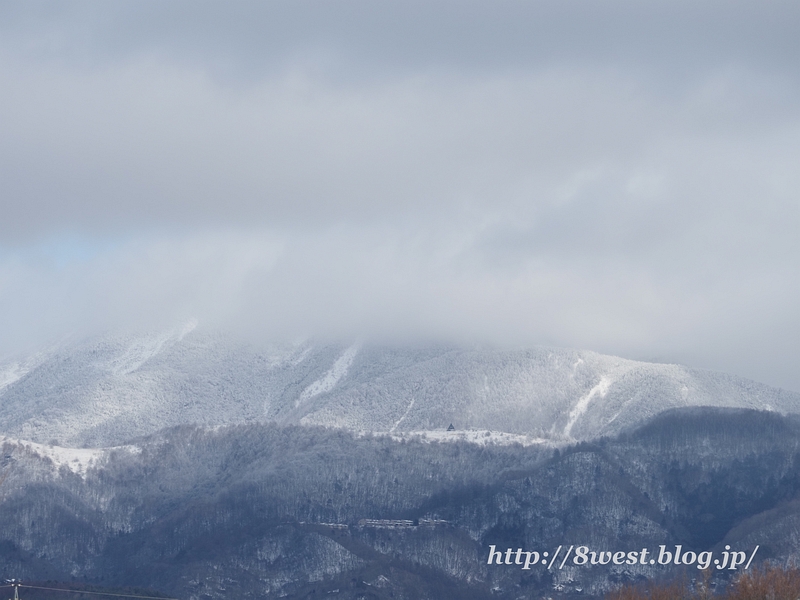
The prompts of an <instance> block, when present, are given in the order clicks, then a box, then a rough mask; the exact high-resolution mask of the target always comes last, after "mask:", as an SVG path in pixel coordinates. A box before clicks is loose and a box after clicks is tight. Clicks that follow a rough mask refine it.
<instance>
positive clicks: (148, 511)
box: [0, 409, 800, 600]
mask: <svg viewBox="0 0 800 600" xmlns="http://www.w3.org/2000/svg"><path fill="white" fill-rule="evenodd" d="M0 462H2V464H0V469H2V476H3V478H4V480H3V482H2V483H1V484H0V575H4V576H6V577H17V578H20V577H21V578H23V579H26V580H36V579H38V580H55V581H58V580H60V581H72V580H74V581H84V582H87V583H91V584H94V585H102V586H108V587H120V586H139V587H148V588H149V589H157V590H159V591H161V592H163V593H166V594H169V595H170V596H173V597H179V598H185V599H187V600H189V599H196V600H199V599H201V598H206V599H210V598H231V597H237V598H264V597H286V598H314V597H338V598H387V599H388V598H415V599H423V598H429V599H436V600H446V599H447V598H475V599H488V598H508V599H511V598H514V599H517V598H540V597H541V596H542V594H545V593H546V594H547V595H548V596H550V597H582V598H586V597H590V598H591V597H599V596H600V595H602V593H603V591H604V590H606V589H608V588H609V586H611V585H614V584H615V583H617V582H620V581H628V580H635V579H636V578H638V577H643V576H658V575H666V576H668V577H677V576H678V575H679V571H680V568H678V567H672V566H670V567H662V566H658V565H656V566H650V565H648V564H645V565H641V564H635V565H628V564H625V565H617V566H615V565H604V566H600V565H598V566H595V567H592V566H586V567H576V566H569V565H567V568H565V569H563V570H559V569H556V568H554V569H549V570H548V568H547V567H546V566H543V565H539V566H538V567H537V568H533V569H529V570H527V571H526V570H523V569H522V568H521V567H520V566H518V565H491V566H490V565H487V556H488V552H489V548H490V546H491V545H495V546H496V547H498V548H501V549H505V548H512V549H515V548H524V549H526V550H537V551H539V552H542V551H546V550H549V551H551V552H552V551H553V550H554V549H555V548H556V547H557V546H559V545H563V546H564V547H566V546H567V545H576V546H577V545H587V546H590V547H591V548H593V549H596V550H598V551H605V550H608V551H610V550H614V551H616V550H623V551H626V552H627V551H630V550H636V551H638V550H639V549H641V548H643V547H649V548H651V549H657V548H658V545H659V544H664V545H667V546H668V547H670V548H673V547H674V546H675V545H676V544H680V545H682V548H683V549H684V550H685V551H693V552H701V551H706V550H713V551H715V552H716V553H717V554H716V556H722V555H721V552H722V551H723V548H724V546H726V545H730V546H732V547H733V549H734V550H737V551H739V550H742V551H744V550H747V551H748V552H749V551H751V550H752V549H753V547H754V544H756V543H759V544H761V545H762V547H761V549H760V551H759V555H758V560H761V559H764V558H778V559H780V560H788V559H797V558H798V557H797V556H796V551H797V550H796V549H797V540H798V536H797V528H796V524H797V523H798V522H800V507H798V505H797V502H796V500H795V498H796V497H797V495H798V493H800V420H798V419H797V418H796V417H781V416H779V415H776V414H774V413H763V412H761V413H759V412H754V411H744V410H730V409H681V410H678V411H669V412H667V413H664V414H662V415H661V416H659V417H657V418H656V419H655V420H653V421H652V422H650V423H648V424H646V425H644V426H643V427H641V428H639V429H637V430H634V431H632V432H628V433H625V434H623V435H621V436H619V437H617V438H614V439H606V440H603V441H600V442H597V443H581V444H577V445H574V446H570V447H563V448H561V449H560V450H552V449H548V448H545V447H543V446H541V445H538V446H537V445H535V446H527V447H525V446H521V445H515V444H512V445H489V446H479V445H477V444H472V443H466V442H452V443H447V444H439V443H422V442H416V441H407V440H401V441H397V440H394V439H392V438H391V437H390V436H379V437H374V436H356V435H353V434H350V433H348V432H346V431H342V430H330V429H320V428H312V427H296V426H294V427H279V426H276V425H247V426H231V427H226V428H216V429H202V428H196V427H181V428H178V429H171V430H165V431H163V432H161V433H159V434H157V435H154V436H150V437H148V438H144V439H141V440H138V441H137V442H136V443H135V444H132V445H128V446H125V447H120V448H116V449H106V450H100V449H94V450H69V449H64V448H58V447H49V446H38V445H34V444H31V443H29V442H25V443H22V442H16V441H13V440H8V439H7V440H5V441H4V442H3V444H2V461H0ZM697 574H698V572H697V570H696V569H694V567H689V577H696V576H697ZM727 575H730V573H729V572H727V571H725V572H719V573H718V572H716V571H715V572H714V578H715V579H719V580H720V581H724V578H725V576H727Z"/></svg>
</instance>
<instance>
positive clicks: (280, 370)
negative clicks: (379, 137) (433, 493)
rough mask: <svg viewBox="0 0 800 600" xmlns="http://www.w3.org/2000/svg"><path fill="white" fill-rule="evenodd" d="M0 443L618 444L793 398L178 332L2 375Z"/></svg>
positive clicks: (547, 351)
mask: <svg viewBox="0 0 800 600" xmlns="http://www.w3.org/2000/svg"><path fill="white" fill-rule="evenodd" d="M0 384H1V385H2V387H0V407H2V411H1V412H0V434H2V435H6V436H9V437H13V438H19V439H26V440H30V441H32V442H37V443H45V444H46V443H52V444H53V445H61V446H72V447H84V446H85V447H102V446H115V445H121V444H124V443H125V442H126V441H127V440H129V439H132V438H135V437H138V436H142V435H147V434H149V433H153V432H155V431H158V430H159V429H161V428H163V427H169V426H175V425H181V424H188V423H196V424H200V425H204V426H217V425H228V424H237V423H259V422H275V423H278V424H285V425H289V424H300V425H321V426H326V427H337V428H343V429H348V430H352V431H371V432H385V433H391V434H410V433H411V432H437V431H442V430H445V429H446V428H447V427H448V426H449V425H450V424H451V423H452V424H453V425H454V426H455V428H456V430H458V431H489V432H500V433H505V434H509V435H517V436H526V437H527V438H530V439H541V440H546V441H551V442H554V443H562V442H569V441H576V440H577V441H580V440H589V439H594V438H597V437H599V436H603V435H613V434H616V433H619V432H620V431H623V430H625V429H626V428H629V427H633V426H636V425H637V424H640V423H643V422H645V421H647V420H649V419H650V418H652V417H654V416H655V415H657V414H658V413H660V412H662V411H663V410H666V409H669V408H677V407H681V406H718V407H730V408H752V409H757V410H773V411H776V412H779V413H782V414H789V413H800V394H797V393H794V392H789V391H786V390H781V389H778V388H773V387H770V386H767V385H764V384H760V383H757V382H753V381H750V380H747V379H744V378H740V377H735V376H732V375H725V374H722V373H715V372H712V371H703V370H699V369H691V368H689V367H685V366H681V365H674V364H663V363H646V362H641V361H634V360H630V359H624V358H620V357H615V356H609V355H603V354H599V353H596V352H592V351H587V350H573V349H564V348H547V347H534V348H528V349H522V350H502V349H487V348H465V347H459V346H445V345H426V346H418V347H413V346H389V345H378V344H372V343H369V342H358V343H354V344H349V345H345V344H314V343H313V342H310V341H304V342H298V343H293V344H273V345H264V346H257V345H254V344H248V343H246V342H243V341H241V340H238V339H235V338H233V337H231V336H227V335H225V334H223V333H219V332H207V331H203V330H202V329H201V328H198V327H197V325H196V323H192V322H190V323H187V324H185V325H181V326H178V327H175V328H173V329H171V330H167V331H164V332H158V333H154V334H151V335H144V336H142V335H139V336H101V337H96V338H89V339H86V340H82V341H78V342H71V343H67V344H62V345H61V346H59V347H57V348H54V349H50V350H48V351H45V352H42V353H40V354H38V355H33V356H30V357H23V358H22V359H19V360H16V361H7V362H6V363H4V364H0Z"/></svg>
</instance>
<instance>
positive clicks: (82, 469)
mask: <svg viewBox="0 0 800 600" xmlns="http://www.w3.org/2000/svg"><path fill="white" fill-rule="evenodd" d="M3 444H13V445H15V446H18V447H20V448H24V449H26V450H27V451H29V452H31V453H33V454H36V455H38V456H41V457H42V458H47V459H49V460H50V461H51V462H52V463H53V465H55V467H56V468H61V467H67V468H68V469H69V470H70V471H72V472H73V473H75V474H76V475H80V476H81V477H83V478H86V473H87V471H88V470H89V469H91V468H92V467H95V466H98V465H99V464H100V463H101V462H102V460H103V459H104V458H105V457H106V455H107V454H108V453H109V452H111V451H112V450H125V451H127V452H130V453H131V454H139V453H141V451H142V449H141V448H140V447H139V446H133V445H127V446H117V447H114V448H64V447H62V446H50V445H45V444H37V443H36V442H29V441H28V440H18V439H14V438H9V437H6V436H0V445H3Z"/></svg>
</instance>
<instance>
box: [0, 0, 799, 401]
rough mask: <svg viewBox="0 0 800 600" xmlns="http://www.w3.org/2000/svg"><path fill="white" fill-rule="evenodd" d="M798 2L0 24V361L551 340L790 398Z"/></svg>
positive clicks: (67, 17)
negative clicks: (669, 364) (64, 340)
mask: <svg viewBox="0 0 800 600" xmlns="http://www.w3.org/2000/svg"><path fill="white" fill-rule="evenodd" d="M799 17H800V9H799V8H798V7H797V6H796V5H795V4H794V3H788V2H785V3H781V2H766V3H755V2H724V3H722V2H719V3H716V2H710V3H702V4H698V3H689V2H685V3H684V2H663V3H658V2H654V3H647V4H646V5H643V4H642V3H633V2H622V1H619V2H593V3H584V2H563V1H562V2H538V3H531V2H510V1H509V2H496V3H494V2H493V3H487V2H474V3H471V2H466V3H465V2H459V3H450V2H431V1H428V2H404V3H395V4H376V3H374V2H337V3H327V2H286V3H280V2H276V3H266V4H265V3H246V2H245V3H236V4H235V5H233V6H230V5H226V4H223V3H202V2H201V3H191V4H190V3H183V2H170V3H161V2H158V3H144V2H135V3H125V2H120V3H114V4H108V3H92V2H84V3H58V4H56V3H38V4H37V3H25V4H22V5H21V4H18V3H10V2H9V3H2V4H0V40H2V41H0V114H2V115H3V117H2V118H0V181H2V200H0V202H2V219H0V330H2V331H3V332H4V335H3V336H0V337H2V338H3V342H2V344H3V347H2V348H0V351H13V350H14V349H17V348H20V347H23V346H25V345H26V344H32V343H35V342H36V341H37V340H42V339H47V338H49V337H52V336H54V335H63V334H65V333H67V332H71V331H90V330H97V329H102V328H107V327H115V326H120V325H121V326H126V327H127V326H148V327H149V326H158V325H159V324H163V323H166V322H170V321H172V320H175V319H182V318H187V317H189V316H197V317H198V318H199V319H200V321H201V323H203V322H205V323H208V324H209V325H214V326H223V327H232V328H237V329H239V330H241V331H243V332H247V333H248V334H250V335H255V336H259V337H270V336H271V337H275V336H294V335H308V334H317V335H319V334H323V335H340V336H355V335H387V336H411V337H437V338H441V337H448V338H457V339H465V340H476V339H477V340H488V341H492V342H495V343H502V344H530V343H550V344H558V345H569V346H579V347H588V348H593V349H597V350H601V351H606V352H614V353H619V354H623V355H627V356H634V357H643V358H661V359H670V360H683V361H686V362H689V363H690V364H693V365H697V366H707V367H712V368H717V369H722V370H728V371H733V372H738V373H741V374H744V375H747V376H751V377H755V378H758V379H762V380H764V381H767V382H770V383H774V384H778V385H783V386H786V387H790V388H793V389H796V390H800V378H798V376H797V375H796V374H795V372H794V365H795V364H796V361H797V358H798V356H799V355H800V347H798V342H796V341H795V340H797V339H800V337H799V336H798V335H796V334H797V333H798V329H800V316H798V314H797V311H796V309H795V308H794V307H795V306H796V305H797V303H798V301H800V289H798V276H797V273H798V267H800V264H798V263H800V246H799V244H798V242H797V241H796V240H797V237H798V236H797V234H796V232H797V231H798V229H800V228H799V227H798V225H800V203H798V195H799V194H800V176H799V175H798V169H797V164H800V160H799V159H800V148H799V147H798V146H797V143H796V141H797V139H798V134H799V133H800V107H798V105H797V102H796V98H797V96H798V87H799V86H798V72H800V71H798V69H797V62H798V61H797V59H798V56H799V53H798V50H800V46H799V45H800V41H798V39H797V36H796V31H797V25H798V18H799Z"/></svg>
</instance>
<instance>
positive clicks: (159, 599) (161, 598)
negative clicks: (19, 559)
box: [0, 584, 178, 600]
mask: <svg viewBox="0 0 800 600" xmlns="http://www.w3.org/2000/svg"><path fill="white" fill-rule="evenodd" d="M0 587H12V586H11V585H8V586H5V585H4V586H0ZM19 587H21V588H28V589H32V590H50V591H52V592H68V593H70V594H91V595H92V596H116V597H117V598H148V599H150V600H178V598H165V597H164V596H139V595H136V594H114V593H111V592H89V591H84V590H68V589H66V588H54V587H43V586H40V585H24V584H20V585H19Z"/></svg>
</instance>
